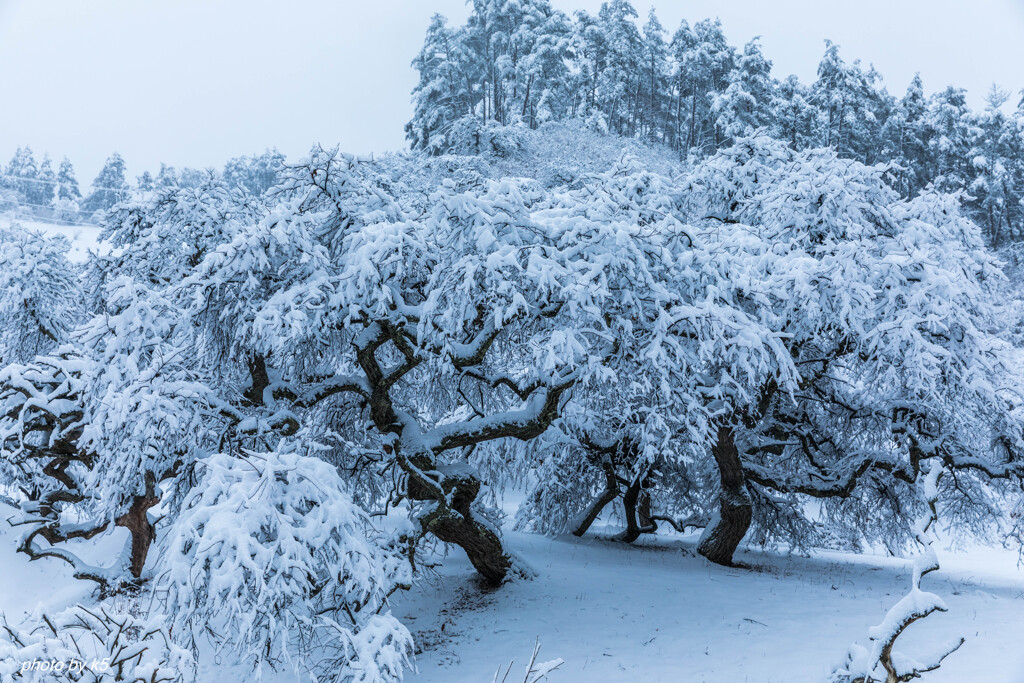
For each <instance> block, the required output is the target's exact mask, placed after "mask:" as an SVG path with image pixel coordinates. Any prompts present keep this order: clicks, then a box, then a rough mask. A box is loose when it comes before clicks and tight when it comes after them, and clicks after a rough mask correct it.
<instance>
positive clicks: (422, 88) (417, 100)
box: [405, 14, 480, 154]
mask: <svg viewBox="0 0 1024 683" xmlns="http://www.w3.org/2000/svg"><path fill="white" fill-rule="evenodd" d="M412 65H413V68H415V69H416V70H417V71H418V72H419V75H420V79H419V83H418V84H417V85H416V87H415V88H413V91H412V101H413V117H412V120H411V121H409V123H407V124H406V126H405V135H406V138H407V139H408V140H409V142H410V144H411V146H412V148H413V149H421V150H424V151H426V152H429V153H432V154H439V153H441V152H442V151H444V150H445V149H446V145H447V141H446V139H445V136H446V134H447V133H448V132H449V131H450V130H451V127H452V125H453V124H454V122H455V121H456V120H458V119H459V118H461V117H463V116H467V115H471V114H472V113H473V108H474V104H475V103H476V101H478V100H479V97H480V95H479V92H478V90H475V89H474V85H473V83H472V82H471V78H470V74H469V73H468V69H467V64H466V50H465V49H464V47H463V45H462V31H459V30H453V29H451V28H449V27H448V21H447V19H445V18H444V17H443V16H441V15H440V14H435V15H434V16H433V17H432V18H431V20H430V26H429V27H428V28H427V34H426V37H425V38H424V40H423V47H422V48H421V49H420V52H419V54H418V55H417V56H416V58H415V59H414V60H413V62H412Z"/></svg>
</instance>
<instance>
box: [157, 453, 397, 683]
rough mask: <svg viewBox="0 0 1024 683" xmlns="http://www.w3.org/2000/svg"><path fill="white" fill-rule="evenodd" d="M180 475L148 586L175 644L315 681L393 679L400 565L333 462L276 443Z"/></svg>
mask: <svg viewBox="0 0 1024 683" xmlns="http://www.w3.org/2000/svg"><path fill="white" fill-rule="evenodd" d="M189 469H190V471H189V472H188V473H186V474H185V475H184V476H182V477H181V478H179V480H178V485H179V486H183V485H184V484H185V482H191V483H192V486H191V487H190V488H188V489H186V490H181V491H179V492H178V493H177V494H176V495H175V497H174V501H173V505H172V512H171V515H172V518H173V520H174V521H173V522H172V523H171V524H170V526H169V527H168V530H167V532H166V534H165V536H164V538H163V540H162V541H161V556H160V560H159V563H158V566H159V572H160V573H159V575H158V577H157V581H156V586H155V590H156V593H157V595H158V596H162V597H163V599H164V600H165V604H166V606H167V610H168V613H169V614H170V615H171V617H172V623H173V624H174V627H175V632H176V634H177V636H176V637H177V638H178V639H179V640H184V641H185V642H188V643H189V644H191V645H193V646H195V644H196V643H197V642H202V641H203V640H204V639H205V638H206V637H209V638H210V639H211V640H213V641H214V643H215V644H216V645H217V648H218V651H219V650H222V649H224V650H227V651H230V652H232V653H233V654H234V655H236V656H237V657H238V658H239V660H240V661H242V662H245V663H247V664H250V665H251V666H252V667H253V668H254V669H256V670H257V673H259V670H261V669H262V667H264V666H265V665H268V666H272V667H280V666H282V665H287V666H291V667H293V668H295V669H296V670H297V671H298V670H307V671H311V672H316V673H317V675H318V676H320V678H318V680H330V681H334V680H337V681H347V680H357V681H363V682H365V683H377V682H384V681H392V680H396V679H398V678H401V676H402V671H403V669H404V668H405V667H406V665H407V664H408V660H407V656H408V654H409V653H410V652H411V649H412V638H411V636H410V635H409V632H408V630H406V628H405V627H404V626H402V625H401V624H400V623H399V622H398V621H397V620H396V619H395V618H394V617H393V616H391V614H390V612H389V611H388V610H387V604H386V601H387V597H388V596H389V595H390V594H391V593H392V592H394V591H395V590H396V589H398V588H399V587H402V586H408V584H409V582H410V580H411V579H410V576H409V565H408V562H406V561H405V560H404V558H402V557H401V556H400V555H399V554H397V553H396V552H394V551H393V550H391V549H389V548H388V546H387V539H386V537H384V536H382V535H380V534H377V533H376V532H374V531H373V529H372V527H370V524H369V520H368V518H367V516H366V513H364V512H363V511H362V510H360V509H359V508H358V507H356V506H355V505H354V504H353V503H352V502H351V500H350V498H349V497H348V494H346V493H345V484H344V482H343V480H342V479H341V478H340V477H339V476H338V473H337V471H336V470H335V469H334V467H332V466H330V465H328V464H327V463H325V462H323V461H321V460H318V459H316V458H312V457H309V456H304V455H301V454H298V453H295V452H293V451H291V450H289V448H288V447H287V446H286V445H282V447H281V448H280V449H278V450H276V451H272V452H269V453H245V454H243V455H241V456H233V455H226V454H216V455H212V456H209V457H207V458H204V459H202V460H200V461H197V462H195V463H194V464H193V465H192V466H190V468H189ZM314 655H316V656H314ZM317 657H319V659H317Z"/></svg>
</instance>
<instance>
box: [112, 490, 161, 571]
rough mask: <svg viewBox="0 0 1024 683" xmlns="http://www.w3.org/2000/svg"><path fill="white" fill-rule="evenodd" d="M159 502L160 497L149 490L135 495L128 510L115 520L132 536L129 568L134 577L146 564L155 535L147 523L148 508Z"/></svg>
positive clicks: (151, 526) (150, 525)
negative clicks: (142, 494)
mask: <svg viewBox="0 0 1024 683" xmlns="http://www.w3.org/2000/svg"><path fill="white" fill-rule="evenodd" d="M159 502H160V498H159V497H158V496H156V495H155V494H153V493H150V492H147V494H146V495H145V496H136V497H135V499H134V500H133V501H132V506H131V507H130V508H128V512H126V513H124V514H123V515H121V516H120V517H118V518H117V520H116V524H117V526H120V527H124V528H125V529H128V532H129V533H130V534H131V536H132V541H131V543H132V545H131V563H130V564H129V569H130V570H131V573H132V576H133V577H135V578H136V579H138V578H139V577H141V576H142V569H143V568H144V567H145V566H146V557H147V556H148V555H149V546H151V545H152V544H153V539H154V537H155V536H156V531H155V530H154V529H153V525H152V524H150V523H149V514H148V513H149V509H150V508H151V507H153V506H154V505H156V504H157V503H159Z"/></svg>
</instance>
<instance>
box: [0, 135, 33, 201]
mask: <svg viewBox="0 0 1024 683" xmlns="http://www.w3.org/2000/svg"><path fill="white" fill-rule="evenodd" d="M38 174H39V169H38V168H37V167H36V159H35V156H33V154H32V149H31V148H30V147H19V148H18V149H17V150H16V151H15V152H14V157H12V158H11V162H10V163H9V164H8V165H7V169H6V171H5V173H4V175H5V177H6V180H7V186H8V187H9V188H11V189H12V190H14V192H15V194H16V195H17V197H18V198H19V201H23V202H28V203H32V204H35V203H36V202H34V201H32V200H33V199H35V195H36V192H37V188H36V182H35V181H36V180H37V176H38Z"/></svg>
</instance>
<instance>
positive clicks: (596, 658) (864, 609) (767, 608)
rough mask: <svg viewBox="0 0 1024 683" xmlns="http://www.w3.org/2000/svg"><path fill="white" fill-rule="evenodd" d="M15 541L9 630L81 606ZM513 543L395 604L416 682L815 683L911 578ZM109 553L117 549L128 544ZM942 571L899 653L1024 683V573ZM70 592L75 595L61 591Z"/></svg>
mask: <svg viewBox="0 0 1024 683" xmlns="http://www.w3.org/2000/svg"><path fill="white" fill-rule="evenodd" d="M611 531H612V530H611V529H607V530H605V533H610V532H611ZM16 535H17V534H16V530H12V529H10V528H8V527H7V526H6V525H3V527H2V528H0V576H3V583H2V588H0V609H2V610H3V611H4V612H5V613H6V614H7V616H8V618H9V619H11V620H15V619H18V618H20V617H21V616H22V615H23V614H24V613H26V612H30V611H31V610H32V609H34V608H35V607H36V605H37V604H43V605H45V606H50V607H58V606H60V605H63V604H68V603H70V602H73V601H75V600H78V599H82V598H83V597H84V595H85V594H86V593H87V592H88V590H89V589H90V586H89V585H87V584H86V582H75V581H73V580H69V579H70V577H69V576H67V570H66V569H65V568H64V567H63V566H61V564H60V563H58V562H57V561H56V560H53V561H41V562H36V563H29V562H28V561H27V560H26V558H24V556H20V555H17V554H16V553H14V543H15V539H16ZM506 541H507V543H508V545H509V547H510V548H512V549H513V550H515V551H516V552H517V553H518V554H519V555H520V556H521V557H522V559H524V560H525V561H526V562H527V563H528V564H529V565H530V566H531V567H532V568H533V569H534V570H535V572H536V576H535V578H533V579H532V580H530V581H517V582H513V583H510V584H506V585H505V586H503V587H502V588H500V589H498V590H492V591H488V590H485V589H482V588H481V587H480V586H479V584H478V583H477V581H476V578H475V576H476V575H475V573H474V572H473V570H472V568H471V567H470V566H469V563H468V561H467V560H466V559H465V556H464V555H463V554H462V553H461V551H458V550H453V551H452V552H451V553H449V554H448V556H447V557H444V558H434V561H437V562H439V563H440V564H439V566H438V567H437V568H436V569H435V571H434V573H433V575H432V576H427V577H424V578H422V579H421V580H420V581H419V583H418V584H417V585H416V587H415V588H414V589H413V590H412V591H410V592H409V593H406V594H404V595H400V596H398V597H397V598H396V599H395V610H396V613H397V615H398V616H399V618H401V619H402V620H403V621H405V623H406V624H407V625H408V626H409V628H410V629H411V630H412V631H413V634H414V636H415V638H416V642H417V647H418V649H419V650H420V652H419V653H418V654H417V655H416V658H415V665H416V668H417V670H418V671H417V672H411V673H410V674H409V675H408V676H407V680H408V681H410V683H451V682H452V681H478V682H481V683H486V682H489V681H491V680H492V677H493V676H494V673H495V671H496V670H497V669H498V667H499V666H501V667H502V672H503V673H504V670H505V668H506V667H507V666H508V664H509V662H510V660H515V662H514V663H513V665H512V674H510V675H509V680H510V681H513V680H521V675H522V668H523V667H524V666H525V663H526V661H527V660H528V659H529V656H530V653H531V651H532V648H533V645H534V643H535V641H536V640H538V639H539V641H540V644H541V652H540V656H539V658H538V661H545V660H550V659H555V658H561V659H563V660H565V662H564V664H563V665H562V666H561V667H560V668H559V669H557V670H556V671H554V672H553V673H552V674H551V676H550V679H549V680H550V681H551V683H570V682H571V683H579V682H588V683H589V682H600V681H643V682H644V683H657V682H659V681H665V682H679V681H686V682H687V683H701V682H708V683H711V682H715V683H719V682H721V683H740V682H745V681H749V682H751V683H821V682H822V681H823V680H824V679H825V678H826V675H827V673H828V671H829V670H830V669H831V667H832V665H834V664H835V663H837V662H838V660H840V659H841V658H842V657H843V655H844V654H845V651H846V647H847V645H848V644H849V643H851V642H852V641H854V640H863V639H865V638H866V636H867V630H868V628H869V627H870V626H872V625H874V624H876V623H878V622H879V621H881V619H882V617H883V616H884V614H885V612H886V610H887V609H888V608H889V607H890V606H891V605H892V604H893V603H894V602H896V601H897V600H898V599H899V598H900V597H901V596H902V595H903V594H904V593H905V592H906V590H907V586H908V585H909V563H908V562H907V561H905V560H901V559H896V558H886V557H880V556H852V555H845V554H841V553H831V552H821V553H818V554H817V555H816V556H815V557H811V558H806V557H796V556H786V555H784V554H776V553H763V552H758V551H747V552H744V553H741V554H740V555H739V557H738V559H739V560H740V561H741V562H743V563H745V564H747V565H748V566H749V567H750V568H749V569H726V568H723V567H719V566H716V565H713V564H710V563H708V562H706V561H705V560H704V559H703V558H701V557H699V556H695V555H694V553H693V546H694V543H693V540H692V539H687V538H672V537H661V538H654V537H645V538H642V539H641V542H639V543H638V544H637V546H634V547H629V546H625V545H623V544H621V543H617V542H615V541H612V540H609V539H608V537H607V536H606V535H603V534H599V535H598V536H591V537H587V538H583V539H577V538H575V537H572V536H564V537H557V538H547V537H544V536H537V535H531V534H521V533H516V532H506ZM101 542H102V543H104V544H106V545H109V546H110V547H111V548H113V547H116V546H117V545H118V542H119V539H115V538H109V539H102V541H101ZM940 559H941V560H942V563H943V569H942V570H940V571H939V572H937V573H935V574H932V575H929V576H928V577H927V578H926V579H925V586H926V588H928V589H929V590H932V591H934V592H936V593H938V594H939V595H941V596H942V598H943V599H944V600H946V602H947V604H948V606H949V612H948V613H947V614H939V615H935V616H933V617H930V618H928V619H926V620H924V621H922V622H919V623H918V624H915V625H914V626H912V627H911V628H910V629H908V631H907V633H906V634H905V635H904V636H903V638H901V640H900V641H899V647H900V648H902V649H904V650H905V651H907V652H908V653H913V652H915V651H919V650H921V649H924V650H927V649H928V647H929V644H932V643H936V642H944V641H946V640H948V639H949V638H950V637H952V636H954V635H957V634H959V635H963V636H965V637H966V638H967V642H966V643H965V644H964V646H963V647H962V648H961V649H960V650H959V651H958V652H956V653H954V654H953V655H951V656H950V657H949V659H947V660H946V662H945V664H943V666H942V668H941V669H939V670H938V671H936V672H934V673H931V674H928V677H927V678H926V679H925V680H926V681H928V683H975V682H981V681H984V682H985V683H1017V682H1019V681H1022V680H1024V648H1021V647H1020V643H1021V642H1022V639H1024V619H1022V618H1021V613H1022V610H1024V574H1022V573H1021V572H1020V571H1019V570H1018V568H1017V565H1016V554H1015V553H1011V552H1007V551H1001V550H993V549H988V548H973V549H971V550H969V551H962V552H957V553H954V552H951V551H942V552H940ZM60 585H70V587H69V588H67V589H61V590H60V591H57V592H54V586H60ZM517 672H518V673H519V675H520V678H519V679H516V678H514V676H515V674H516V673H517ZM235 673H237V675H238V676H239V678H238V679H237V680H243V679H244V678H245V676H244V672H242V671H240V670H236V671H235ZM223 674H224V671H223V667H222V666H218V665H216V664H214V663H213V662H212V661H207V662H204V663H203V666H202V667H201V670H200V677H199V680H200V681H202V682H204V683H209V682H213V681H217V682H218V683H225V681H226V680H228V679H225V678H224V675H223ZM274 678H276V679H277V680H280V681H291V680H294V677H292V676H288V675H284V676H280V677H274ZM231 680H235V679H231ZM499 680H500V677H499Z"/></svg>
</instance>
